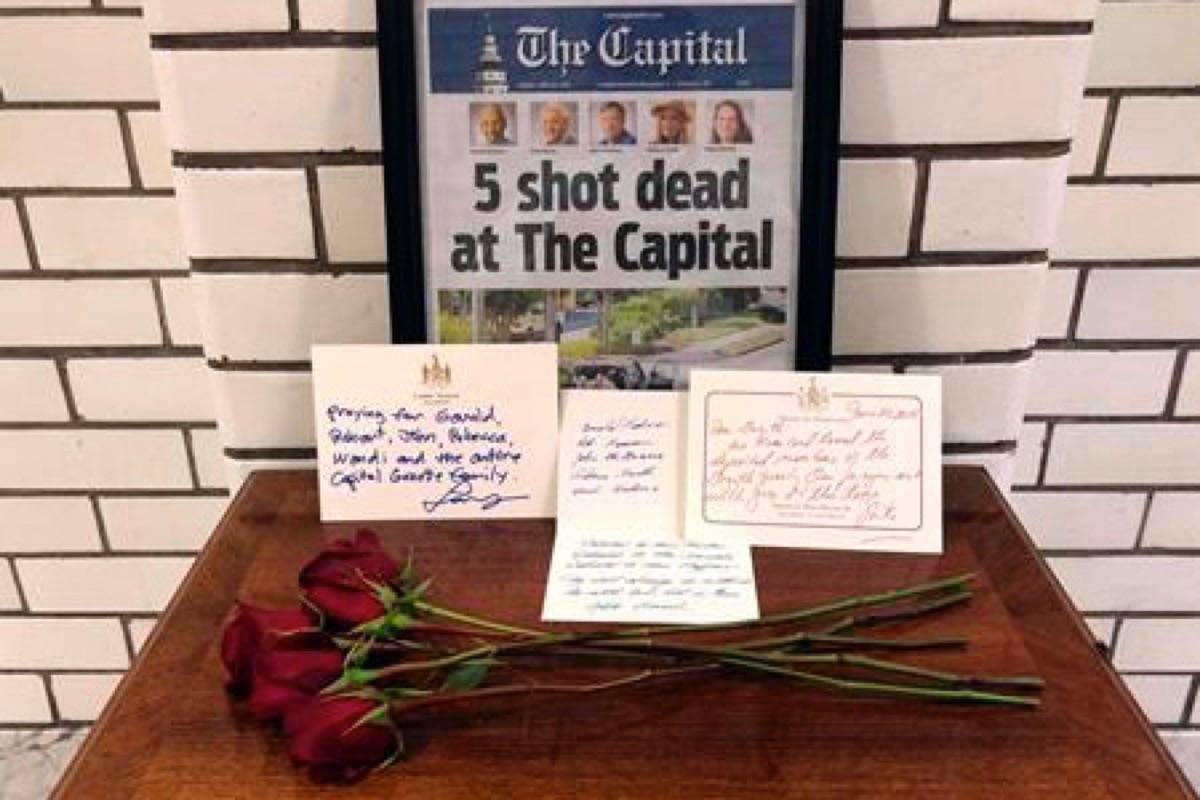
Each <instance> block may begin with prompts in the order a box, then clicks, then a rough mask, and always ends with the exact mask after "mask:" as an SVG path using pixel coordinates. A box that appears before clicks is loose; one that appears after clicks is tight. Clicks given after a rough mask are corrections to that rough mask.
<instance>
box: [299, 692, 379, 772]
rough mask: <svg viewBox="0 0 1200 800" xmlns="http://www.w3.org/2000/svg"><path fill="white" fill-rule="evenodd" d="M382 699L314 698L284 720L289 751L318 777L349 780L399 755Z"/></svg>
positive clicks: (300, 764) (301, 764)
mask: <svg viewBox="0 0 1200 800" xmlns="http://www.w3.org/2000/svg"><path fill="white" fill-rule="evenodd" d="M381 710H382V706H381V705H380V703H378V702H376V701H372V700H366V699H364V698H361V697H345V696H341V697H338V696H334V697H314V698H310V699H308V700H305V701H303V702H300V703H296V704H295V705H293V706H292V707H291V709H290V710H289V711H288V712H287V715H286V716H285V717H284V720H283V730H284V733H286V734H287V738H288V755H290V756H291V757H292V761H293V762H295V763H296V765H297V766H301V767H307V768H308V771H309V774H310V775H311V776H312V777H313V778H314V779H316V780H322V781H338V782H351V781H356V780H359V779H360V778H362V777H363V776H365V775H366V774H367V773H368V772H370V771H371V770H373V769H375V768H376V767H379V766H382V765H383V764H385V763H387V762H388V761H390V760H391V759H393V758H395V757H396V756H397V755H399V754H400V751H401V744H400V735H399V732H398V731H397V730H396V728H395V726H394V725H393V724H392V722H391V720H390V719H388V718H387V716H386V715H382V714H381V715H380V716H378V717H372V718H371V719H366V717H368V716H369V715H373V714H375V713H377V712H380V711H381Z"/></svg>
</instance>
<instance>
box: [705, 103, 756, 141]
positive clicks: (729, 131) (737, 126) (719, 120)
mask: <svg viewBox="0 0 1200 800" xmlns="http://www.w3.org/2000/svg"><path fill="white" fill-rule="evenodd" d="M753 141H754V136H753V135H752V134H751V133H750V125H749V124H748V123H747V122H746V112H745V111H744V110H743V109H742V105H741V104H740V103H738V102H736V101H734V100H722V101H720V102H719V103H717V104H716V105H714V106H713V114H712V138H711V139H710V141H709V144H750V143H751V142H753Z"/></svg>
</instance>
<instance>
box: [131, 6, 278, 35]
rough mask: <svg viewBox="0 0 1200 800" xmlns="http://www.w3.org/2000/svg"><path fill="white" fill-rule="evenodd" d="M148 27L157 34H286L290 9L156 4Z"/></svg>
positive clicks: (148, 11)
mask: <svg viewBox="0 0 1200 800" xmlns="http://www.w3.org/2000/svg"><path fill="white" fill-rule="evenodd" d="M146 24H147V25H148V26H149V28H150V30H152V31H153V32H155V33H206V32H221V31H286V30H287V29H288V9H287V3H286V2H285V0H205V2H203V3H197V2H194V0H156V2H151V3H146Z"/></svg>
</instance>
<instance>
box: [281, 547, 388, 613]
mask: <svg viewBox="0 0 1200 800" xmlns="http://www.w3.org/2000/svg"><path fill="white" fill-rule="evenodd" d="M399 573H400V567H399V566H398V565H397V564H396V562H395V561H394V560H392V557H391V556H389V555H388V554H387V553H385V552H384V551H383V548H382V547H381V546H380V544H379V537H378V536H377V535H376V534H375V532H374V531H370V530H366V529H365V528H364V529H362V530H360V531H358V533H357V534H356V535H355V537H354V541H350V540H349V539H338V540H337V541H335V542H333V543H332V544H330V545H329V546H328V547H326V548H325V549H324V550H322V551H321V553H320V554H319V555H318V556H317V557H316V558H314V559H313V560H312V561H310V562H308V564H306V565H305V566H304V569H302V570H300V591H301V593H302V594H303V595H304V597H305V599H306V600H307V601H308V602H309V603H311V604H312V605H313V606H314V607H315V608H317V609H319V610H320V611H321V613H322V614H324V615H325V619H326V620H328V621H329V622H330V623H332V624H333V625H335V626H338V627H346V628H353V627H354V626H356V625H361V624H362V623H364V622H370V621H371V620H373V619H377V618H378V617H381V616H383V614H384V610H385V609H384V607H383V603H382V602H380V600H379V598H378V597H377V596H376V593H375V589H373V588H372V587H371V584H372V583H376V584H387V583H388V582H390V581H391V580H392V579H394V578H395V577H396V576H397V575H398V574H399Z"/></svg>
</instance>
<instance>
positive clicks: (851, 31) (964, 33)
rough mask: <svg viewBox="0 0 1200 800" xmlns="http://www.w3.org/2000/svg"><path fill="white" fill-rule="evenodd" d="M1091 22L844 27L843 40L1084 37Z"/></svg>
mask: <svg viewBox="0 0 1200 800" xmlns="http://www.w3.org/2000/svg"><path fill="white" fill-rule="evenodd" d="M1091 32H1092V23H1091V22H1077V21H1063V22H1034V21H1030V22H987V21H979V22H963V21H954V20H951V19H949V18H944V19H939V21H938V26H937V27H924V28H846V29H845V30H844V31H843V38H844V39H846V40H847V41H854V40H859V41H862V40H876V39H898V40H904V39H978V38H985V37H986V38H999V37H1021V38H1031V37H1040V36H1088V35H1090V34H1091Z"/></svg>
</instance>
